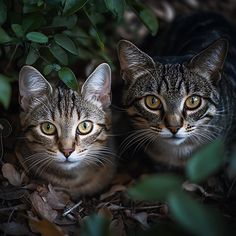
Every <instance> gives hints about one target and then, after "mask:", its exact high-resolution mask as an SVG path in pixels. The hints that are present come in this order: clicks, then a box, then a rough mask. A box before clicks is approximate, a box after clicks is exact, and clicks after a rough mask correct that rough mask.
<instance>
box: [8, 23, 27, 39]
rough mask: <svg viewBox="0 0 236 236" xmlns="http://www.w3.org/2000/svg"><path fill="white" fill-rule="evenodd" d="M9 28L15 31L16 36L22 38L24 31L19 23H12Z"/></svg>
mask: <svg viewBox="0 0 236 236" xmlns="http://www.w3.org/2000/svg"><path fill="white" fill-rule="evenodd" d="M11 28H12V30H13V32H14V33H15V35H16V37H18V38H22V37H23V36H24V31H23V29H22V26H21V25H19V24H12V25H11Z"/></svg>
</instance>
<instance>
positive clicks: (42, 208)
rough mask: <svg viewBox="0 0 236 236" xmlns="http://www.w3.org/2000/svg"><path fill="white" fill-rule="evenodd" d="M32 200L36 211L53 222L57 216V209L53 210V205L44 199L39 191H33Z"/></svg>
mask: <svg viewBox="0 0 236 236" xmlns="http://www.w3.org/2000/svg"><path fill="white" fill-rule="evenodd" d="M30 200H31V203H32V207H33V209H34V210H35V211H36V213H37V214H38V215H39V216H41V217H43V218H45V219H47V220H49V221H51V222H53V221H54V220H55V219H56V217H57V214H58V213H57V211H55V210H53V209H52V207H51V206H50V205H49V204H48V203H47V202H46V201H44V200H43V199H42V197H41V196H40V195H39V193H38V192H36V191H35V192H33V193H32V194H31V196H30Z"/></svg>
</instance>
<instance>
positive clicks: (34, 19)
mask: <svg viewBox="0 0 236 236" xmlns="http://www.w3.org/2000/svg"><path fill="white" fill-rule="evenodd" d="M45 24H46V19H45V17H44V16H42V14H38V13H34V14H31V15H26V16H25V15H24V16H23V19H22V29H23V31H24V32H27V31H33V30H38V28H40V27H41V26H42V25H45Z"/></svg>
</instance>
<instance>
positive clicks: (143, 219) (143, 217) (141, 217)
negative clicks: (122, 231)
mask: <svg viewBox="0 0 236 236" xmlns="http://www.w3.org/2000/svg"><path fill="white" fill-rule="evenodd" d="M127 212H128V211H127ZM127 215H128V216H129V217H131V218H133V219H135V220H137V221H138V222H139V223H140V224H141V226H142V228H143V229H148V228H149V224H148V222H147V219H148V213H147V212H139V213H129V212H128V214H127Z"/></svg>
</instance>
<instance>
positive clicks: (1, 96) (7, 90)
mask: <svg viewBox="0 0 236 236" xmlns="http://www.w3.org/2000/svg"><path fill="white" fill-rule="evenodd" d="M10 99H11V85H10V82H9V79H8V77H7V76H5V75H2V74H0V103H2V105H3V106H4V108H5V109H7V108H8V107H9V104H10Z"/></svg>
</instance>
